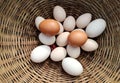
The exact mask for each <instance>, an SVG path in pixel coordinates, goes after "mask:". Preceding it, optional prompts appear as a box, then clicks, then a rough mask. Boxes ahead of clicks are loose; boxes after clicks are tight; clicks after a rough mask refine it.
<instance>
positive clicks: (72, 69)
mask: <svg viewBox="0 0 120 83" xmlns="http://www.w3.org/2000/svg"><path fill="white" fill-rule="evenodd" d="M62 67H63V69H64V71H65V72H66V73H68V74H69V75H72V76H79V75H80V74H81V73H82V72H83V67H82V65H81V63H80V62H79V61H78V60H77V59H74V58H72V57H67V58H64V59H63V61H62Z"/></svg>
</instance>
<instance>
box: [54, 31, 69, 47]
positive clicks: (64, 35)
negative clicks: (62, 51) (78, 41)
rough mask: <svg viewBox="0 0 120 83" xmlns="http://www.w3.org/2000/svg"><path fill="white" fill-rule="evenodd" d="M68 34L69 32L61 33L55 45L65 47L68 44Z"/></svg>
mask: <svg viewBox="0 0 120 83" xmlns="http://www.w3.org/2000/svg"><path fill="white" fill-rule="evenodd" d="M69 34H70V33H69V32H63V33H61V34H59V35H58V37H57V39H56V43H57V45H58V46H66V45H67V43H68V36H69Z"/></svg>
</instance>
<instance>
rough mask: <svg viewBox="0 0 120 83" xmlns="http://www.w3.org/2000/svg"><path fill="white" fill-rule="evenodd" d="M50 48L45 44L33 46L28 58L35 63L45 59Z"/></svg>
mask: <svg viewBox="0 0 120 83" xmlns="http://www.w3.org/2000/svg"><path fill="white" fill-rule="evenodd" d="M50 52H51V49H50V47H49V46H47V45H41V46H37V47H36V48H34V49H33V50H32V52H31V54H30V59H31V60H32V61H33V62H35V63H41V62H43V61H45V60H46V59H47V58H48V57H49V55H50Z"/></svg>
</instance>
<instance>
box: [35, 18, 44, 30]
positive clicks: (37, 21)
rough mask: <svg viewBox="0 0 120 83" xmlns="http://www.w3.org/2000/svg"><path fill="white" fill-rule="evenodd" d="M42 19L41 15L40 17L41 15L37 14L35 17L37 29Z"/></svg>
mask: <svg viewBox="0 0 120 83" xmlns="http://www.w3.org/2000/svg"><path fill="white" fill-rule="evenodd" d="M43 20H45V19H44V18H43V17H41V16H37V17H36V18H35V26H36V27H37V29H38V30H39V25H40V23H41V22H42V21H43Z"/></svg>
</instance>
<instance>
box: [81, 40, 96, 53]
mask: <svg viewBox="0 0 120 83" xmlns="http://www.w3.org/2000/svg"><path fill="white" fill-rule="evenodd" d="M81 48H82V49H83V50H84V51H87V52H90V51H95V50H96V49H97V48H98V43H97V42H96V41H95V40H93V39H87V41H86V42H85V44H83V45H82V46H81Z"/></svg>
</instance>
